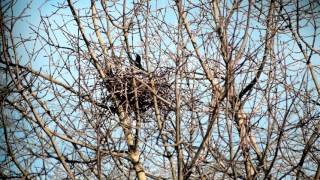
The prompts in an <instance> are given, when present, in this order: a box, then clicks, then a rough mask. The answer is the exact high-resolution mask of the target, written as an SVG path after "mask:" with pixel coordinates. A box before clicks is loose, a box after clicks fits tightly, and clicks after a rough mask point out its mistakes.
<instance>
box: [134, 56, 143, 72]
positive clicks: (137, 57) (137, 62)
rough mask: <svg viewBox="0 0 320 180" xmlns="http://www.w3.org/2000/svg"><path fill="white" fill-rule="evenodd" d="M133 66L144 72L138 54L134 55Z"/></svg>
mask: <svg viewBox="0 0 320 180" xmlns="http://www.w3.org/2000/svg"><path fill="white" fill-rule="evenodd" d="M135 66H136V67H137V68H139V69H141V70H144V69H143V67H142V65H141V56H140V55H139V54H136V59H135Z"/></svg>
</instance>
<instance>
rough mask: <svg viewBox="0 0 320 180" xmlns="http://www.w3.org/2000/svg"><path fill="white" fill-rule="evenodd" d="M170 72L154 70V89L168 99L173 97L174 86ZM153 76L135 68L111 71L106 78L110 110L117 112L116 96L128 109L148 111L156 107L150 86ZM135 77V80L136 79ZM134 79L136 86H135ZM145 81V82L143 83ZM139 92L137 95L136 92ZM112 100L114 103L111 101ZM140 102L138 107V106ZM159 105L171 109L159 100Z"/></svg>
mask: <svg viewBox="0 0 320 180" xmlns="http://www.w3.org/2000/svg"><path fill="white" fill-rule="evenodd" d="M169 77H170V76H169V73H166V72H153V73H152V76H151V78H152V80H153V82H154V90H155V92H156V93H157V96H160V97H162V98H164V99H166V100H168V101H170V99H172V87H171V83H169ZM151 78H149V76H148V73H146V72H144V71H141V70H139V71H137V70H135V69H129V70H128V69H127V70H126V71H123V70H122V71H118V72H115V73H114V72H109V73H108V77H107V79H106V80H105V82H104V83H105V86H104V87H105V92H107V93H104V94H106V97H105V100H106V101H105V102H109V104H110V105H109V107H110V110H111V111H113V112H115V111H116V108H115V104H114V102H113V101H112V98H115V99H116V100H117V101H118V103H119V105H121V106H123V107H125V108H126V109H127V110H128V111H136V110H139V111H140V112H146V111H148V110H149V109H151V108H153V107H154V101H153V93H152V92H151V91H150V88H148V87H147V86H149V87H152V84H151ZM134 79H135V80H134ZM134 81H135V83H136V86H134ZM141 81H142V82H144V83H141ZM135 91H136V92H137V96H135V93H134V92H135ZM110 102H112V103H110ZM136 102H138V107H139V109H137V108H136V107H137V106H136ZM158 107H159V109H161V110H166V111H167V110H170V107H169V106H168V105H167V104H165V103H164V102H162V101H161V100H158Z"/></svg>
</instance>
